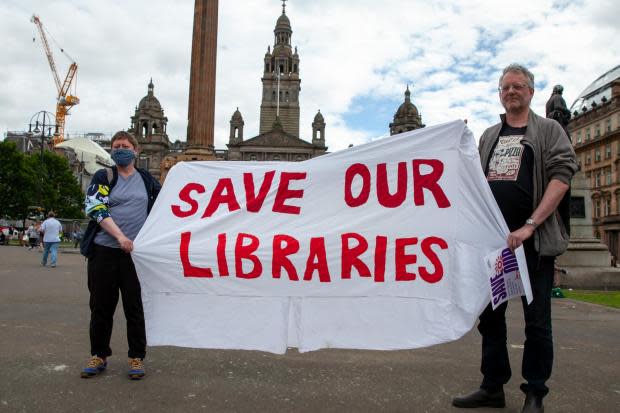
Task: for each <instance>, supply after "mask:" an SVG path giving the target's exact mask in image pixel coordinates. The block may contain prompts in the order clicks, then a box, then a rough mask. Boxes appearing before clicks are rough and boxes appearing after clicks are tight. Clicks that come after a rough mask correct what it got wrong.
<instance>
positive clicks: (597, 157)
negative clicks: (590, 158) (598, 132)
mask: <svg viewBox="0 0 620 413" xmlns="http://www.w3.org/2000/svg"><path fill="white" fill-rule="evenodd" d="M600 160H601V148H596V149H595V150H594V162H599V161H600Z"/></svg>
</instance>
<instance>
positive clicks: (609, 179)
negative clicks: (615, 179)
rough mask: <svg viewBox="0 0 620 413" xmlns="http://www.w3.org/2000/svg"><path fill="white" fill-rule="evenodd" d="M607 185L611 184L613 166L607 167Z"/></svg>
mask: <svg viewBox="0 0 620 413" xmlns="http://www.w3.org/2000/svg"><path fill="white" fill-rule="evenodd" d="M605 185H611V167H610V166H608V167H607V168H605Z"/></svg>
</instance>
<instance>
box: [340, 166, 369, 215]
mask: <svg viewBox="0 0 620 413" xmlns="http://www.w3.org/2000/svg"><path fill="white" fill-rule="evenodd" d="M356 175H359V176H360V178H361V179H362V189H361V190H360V193H359V194H358V195H357V197H354V196H353V192H352V189H353V188H352V185H353V179H354V178H355V176H356ZM369 196H370V171H369V170H368V167H367V166H366V165H364V164H361V163H354V164H353V165H351V166H349V167H348V168H347V172H346V173H345V175H344V202H346V204H347V205H348V206H350V207H351V208H355V207H358V206H360V205H364V204H365V203H366V202H367V201H368V197H369Z"/></svg>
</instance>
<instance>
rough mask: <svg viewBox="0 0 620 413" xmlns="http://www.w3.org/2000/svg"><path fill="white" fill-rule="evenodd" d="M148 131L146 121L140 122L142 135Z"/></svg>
mask: <svg viewBox="0 0 620 413" xmlns="http://www.w3.org/2000/svg"><path fill="white" fill-rule="evenodd" d="M148 131H149V125H148V123H146V122H144V123H143V124H142V136H146V135H147V134H148Z"/></svg>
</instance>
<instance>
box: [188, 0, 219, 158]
mask: <svg viewBox="0 0 620 413" xmlns="http://www.w3.org/2000/svg"><path fill="white" fill-rule="evenodd" d="M217 8H218V0H196V2H195V5H194V31H193V37H192V62H191V71H190V80H189V107H188V115H187V119H188V121H187V145H188V148H187V151H186V155H188V156H191V157H192V158H194V157H196V156H198V157H199V160H205V159H214V146H213V142H214V137H213V134H214V123H215V67H216V58H217Z"/></svg>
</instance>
